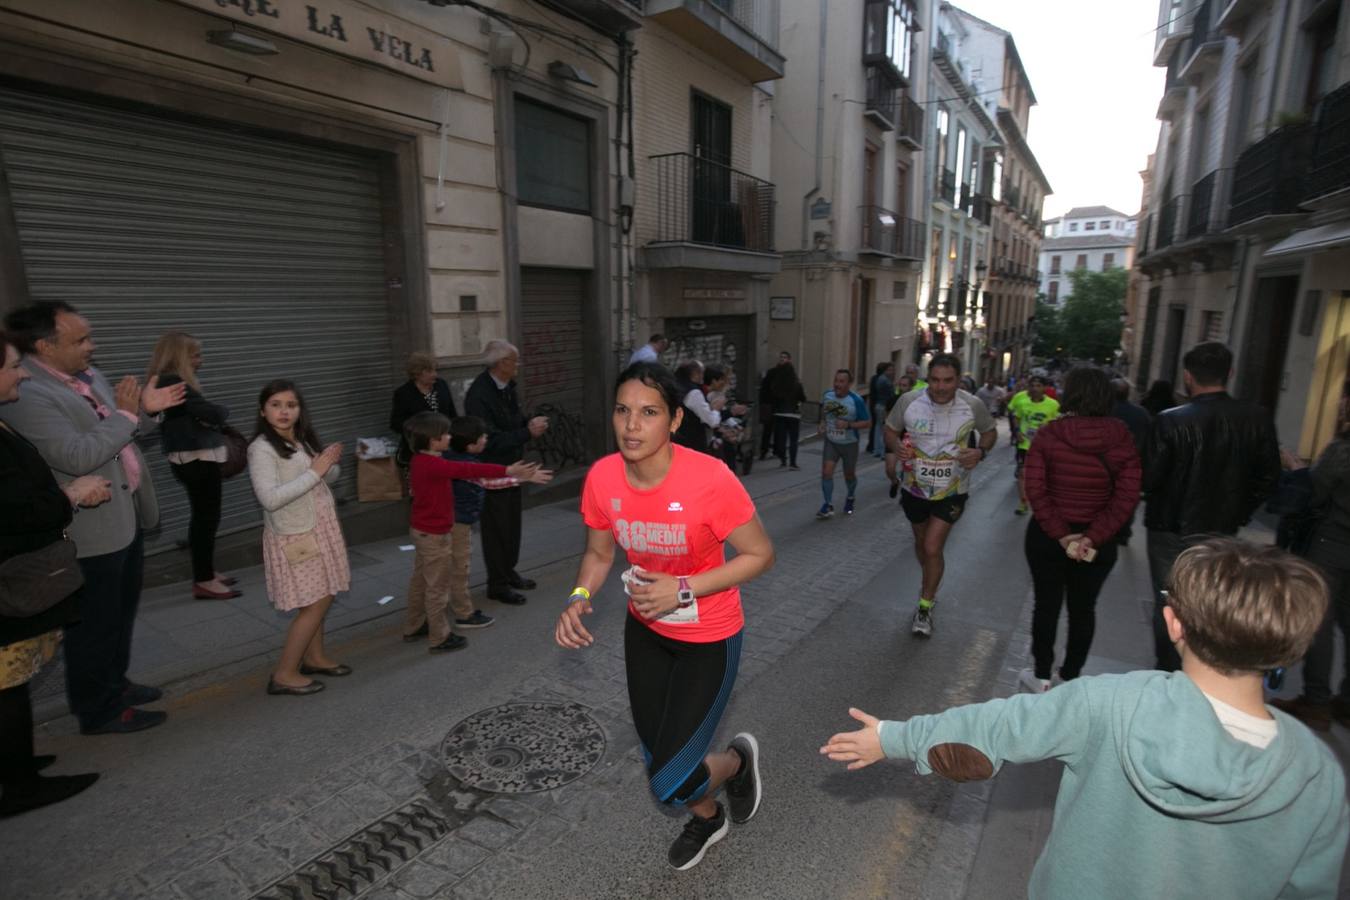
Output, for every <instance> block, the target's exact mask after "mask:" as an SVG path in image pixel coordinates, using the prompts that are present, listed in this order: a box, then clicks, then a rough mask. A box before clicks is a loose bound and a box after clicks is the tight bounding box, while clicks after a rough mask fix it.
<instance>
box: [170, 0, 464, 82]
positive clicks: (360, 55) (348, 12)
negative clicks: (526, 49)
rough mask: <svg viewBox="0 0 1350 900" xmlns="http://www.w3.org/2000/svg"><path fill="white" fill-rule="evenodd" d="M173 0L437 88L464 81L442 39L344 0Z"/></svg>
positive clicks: (447, 43)
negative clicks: (372, 64) (306, 0)
mask: <svg viewBox="0 0 1350 900" xmlns="http://www.w3.org/2000/svg"><path fill="white" fill-rule="evenodd" d="M177 2H178V3H181V4H183V5H185V6H191V7H195V8H196V9H201V10H205V11H206V12H209V13H214V14H215V15H218V16H224V17H225V18H227V19H230V20H232V21H235V22H238V23H240V24H242V25H248V26H250V27H252V28H256V29H258V30H259V31H270V32H272V33H274V34H279V35H282V36H283V37H288V38H291V39H293V40H297V41H302V42H304V43H306V44H312V45H314V46H315V47H321V48H322V49H324V50H331V51H332V52H334V53H340V54H342V55H343V56H351V57H355V58H356V59H360V60H364V61H365V62H369V63H374V64H375V65H377V66H383V67H384V68H386V69H393V70H394V71H395V72H401V73H402V74H404V75H409V76H411V77H413V78H418V79H420V80H422V81H429V82H431V83H432V84H436V85H440V86H441V87H447V88H455V89H459V88H462V87H463V86H464V83H463V81H461V80H460V76H459V54H458V53H457V52H456V51H455V48H454V47H453V46H452V45H451V43H450V41H449V40H448V39H447V38H444V37H442V36H441V35H438V34H436V33H434V32H432V31H428V30H427V29H425V28H420V27H418V26H417V25H413V24H412V23H410V22H404V21H403V20H401V19H396V18H393V17H392V16H385V15H381V14H380V13H379V12H378V11H377V10H373V9H369V8H367V7H363V6H356V5H355V4H352V3H350V2H347V0H314V2H312V3H305V2H297V0H177ZM204 37H205V36H203V39H204Z"/></svg>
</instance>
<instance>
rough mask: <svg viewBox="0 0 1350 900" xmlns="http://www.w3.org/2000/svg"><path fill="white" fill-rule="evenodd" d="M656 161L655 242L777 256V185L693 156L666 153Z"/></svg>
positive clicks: (656, 158) (656, 157) (652, 158)
mask: <svg viewBox="0 0 1350 900" xmlns="http://www.w3.org/2000/svg"><path fill="white" fill-rule="evenodd" d="M651 161H652V163H653V165H655V167H656V213H657V229H656V240H655V243H681V242H687V243H694V244H711V245H713V246H717V247H734V248H738V249H743V250H756V251H760V252H765V253H772V252H773V215H774V185H773V183H772V182H769V181H765V180H764V179H762V178H756V177H755V176H753V175H749V174H747V173H745V172H741V171H738V170H736V169H733V168H731V167H730V166H724V165H722V164H720V163H716V162H713V161H712V160H709V159H703V158H701V157H697V156H694V155H693V154H692V153H665V154H662V155H659V156H653V157H651Z"/></svg>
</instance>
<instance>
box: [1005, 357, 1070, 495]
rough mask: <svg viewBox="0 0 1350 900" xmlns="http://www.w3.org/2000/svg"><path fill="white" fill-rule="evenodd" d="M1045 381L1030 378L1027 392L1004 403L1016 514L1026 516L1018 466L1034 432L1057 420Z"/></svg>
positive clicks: (1029, 445)
mask: <svg viewBox="0 0 1350 900" xmlns="http://www.w3.org/2000/svg"><path fill="white" fill-rule="evenodd" d="M1045 387H1046V382H1045V379H1044V378H1043V377H1041V376H1040V375H1033V376H1031V379H1030V380H1029V381H1028V382H1027V389H1026V390H1025V391H1021V392H1019V393H1018V394H1017V395H1016V396H1014V397H1013V398H1012V400H1010V401H1008V422H1009V423H1010V424H1011V426H1012V430H1013V435H1014V437H1016V439H1017V497H1018V500H1019V503H1018V505H1017V510H1016V512H1017V514H1018V515H1019V516H1024V515H1026V514H1027V494H1026V488H1025V487H1024V486H1023V482H1022V466H1023V465H1024V464H1025V463H1026V459H1027V450H1028V449H1030V447H1031V439H1032V438H1033V437H1035V436H1036V432H1037V430H1039V429H1040V427H1041V426H1042V425H1044V424H1045V423H1046V422H1049V421H1050V420H1052V419H1056V418H1058V417H1059V401H1058V400H1056V399H1055V398H1054V397H1048V396H1046V393H1045Z"/></svg>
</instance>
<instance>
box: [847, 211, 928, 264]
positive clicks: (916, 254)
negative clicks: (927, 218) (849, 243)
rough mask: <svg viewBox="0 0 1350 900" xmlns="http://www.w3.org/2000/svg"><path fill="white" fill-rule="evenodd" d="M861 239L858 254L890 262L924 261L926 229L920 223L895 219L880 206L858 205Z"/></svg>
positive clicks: (895, 216) (899, 217)
mask: <svg viewBox="0 0 1350 900" xmlns="http://www.w3.org/2000/svg"><path fill="white" fill-rule="evenodd" d="M858 212H859V214H860V216H861V218H862V236H861V240H860V241H859V244H858V252H859V253H860V254H866V255H870V256H884V257H887V258H890V259H923V251H924V234H925V231H926V229H925V227H924V224H923V223H922V222H916V221H914V220H913V219H906V218H903V217H901V216H897V215H896V214H895V213H893V212H891V211H890V210H889V209H882V208H881V207H880V206H860V207H858Z"/></svg>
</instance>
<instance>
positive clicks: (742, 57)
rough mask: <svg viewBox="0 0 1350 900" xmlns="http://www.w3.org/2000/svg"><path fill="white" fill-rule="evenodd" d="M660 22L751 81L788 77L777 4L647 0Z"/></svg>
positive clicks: (731, 0) (752, 0)
mask: <svg viewBox="0 0 1350 900" xmlns="http://www.w3.org/2000/svg"><path fill="white" fill-rule="evenodd" d="M646 4H647V16H648V18H651V19H654V20H656V21H657V22H660V23H661V24H662V25H664V26H665V27H667V28H669V29H670V30H671V31H673V32H675V33H676V34H677V35H679V36H680V37H682V38H683V39H684V40H686V41H688V42H689V43H690V44H692V45H693V46H695V47H697V48H699V49H700V50H702V51H704V52H705V53H707V54H708V55H709V56H711V57H713V58H714V59H717V60H718V61H720V62H722V63H724V64H726V65H728V66H730V67H731V68H732V69H734V70H736V72H738V73H739V74H740V75H742V76H743V77H744V78H745V79H746V80H747V81H750V82H760V81H773V80H775V79H778V78H782V77H783V71H784V65H785V60H784V58H783V54H781V53H779V52H778V6H779V4H778V3H777V0H646Z"/></svg>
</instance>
